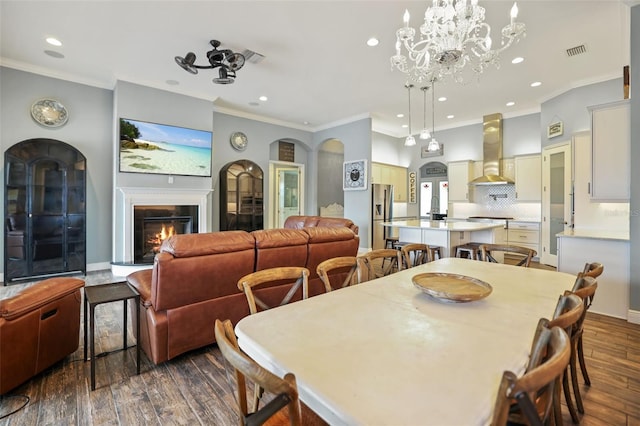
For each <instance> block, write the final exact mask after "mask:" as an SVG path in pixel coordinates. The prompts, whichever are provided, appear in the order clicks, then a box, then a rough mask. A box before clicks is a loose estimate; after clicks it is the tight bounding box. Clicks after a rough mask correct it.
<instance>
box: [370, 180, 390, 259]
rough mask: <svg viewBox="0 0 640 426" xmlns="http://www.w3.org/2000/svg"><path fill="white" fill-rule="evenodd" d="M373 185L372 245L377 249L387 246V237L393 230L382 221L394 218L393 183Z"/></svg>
mask: <svg viewBox="0 0 640 426" xmlns="http://www.w3.org/2000/svg"><path fill="white" fill-rule="evenodd" d="M371 187H372V188H371V189H372V190H371V219H372V223H371V247H372V248H373V249H374V250H376V249H381V248H384V247H385V239H386V238H387V236H388V235H390V232H391V231H392V229H391V228H387V227H386V226H382V222H389V221H391V220H392V219H393V185H382V184H378V183H374V184H372V185H371Z"/></svg>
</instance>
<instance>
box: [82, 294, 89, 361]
mask: <svg viewBox="0 0 640 426" xmlns="http://www.w3.org/2000/svg"><path fill="white" fill-rule="evenodd" d="M88 303H89V302H88V301H87V293H86V292H85V294H84V306H83V308H84V360H85V361H87V343H88V339H87V332H88V325H89V318H88V317H87V304H88Z"/></svg>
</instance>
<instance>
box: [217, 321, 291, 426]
mask: <svg viewBox="0 0 640 426" xmlns="http://www.w3.org/2000/svg"><path fill="white" fill-rule="evenodd" d="M215 336H216V342H217V343H218V347H219V348H220V352H221V353H222V356H223V357H224V359H225V360H226V362H228V363H229V364H230V365H231V366H232V367H233V370H234V376H235V381H236V389H237V401H236V402H237V406H238V414H239V416H240V419H239V420H240V421H239V424H240V425H241V426H244V425H262V424H264V423H265V422H266V421H267V420H269V419H272V418H274V416H276V415H278V414H280V411H281V410H283V409H284V408H285V407H286V408H287V411H288V418H289V422H288V424H290V425H291V426H299V425H302V413H301V407H300V401H299V399H298V386H297V383H296V377H295V375H294V374H293V373H287V374H285V375H284V378H281V377H278V376H276V375H275V374H273V373H271V372H270V371H269V370H267V369H265V368H263V367H262V366H260V365H259V364H258V363H256V362H255V361H254V360H252V359H251V358H249V357H248V356H247V355H245V354H244V353H243V352H241V351H240V347H239V346H238V341H237V340H236V335H235V333H234V331H233V325H232V324H231V321H230V320H225V321H224V322H223V321H220V320H219V319H216V322H215ZM247 378H248V379H250V380H252V381H253V382H254V383H256V384H257V385H259V386H260V387H261V388H262V389H264V390H265V391H266V392H269V393H272V394H274V395H275V397H274V398H273V399H271V401H269V403H267V404H265V406H264V407H262V408H261V409H259V410H253V411H251V412H249V407H248V403H247V401H248V399H247V395H248V392H249V388H248V386H247V381H246V379H247ZM283 424H284V423H283Z"/></svg>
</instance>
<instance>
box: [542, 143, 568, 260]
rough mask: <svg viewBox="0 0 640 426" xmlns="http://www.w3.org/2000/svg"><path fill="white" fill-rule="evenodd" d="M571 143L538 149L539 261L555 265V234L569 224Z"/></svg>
mask: <svg viewBox="0 0 640 426" xmlns="http://www.w3.org/2000/svg"><path fill="white" fill-rule="evenodd" d="M571 176H572V174H571V145H570V144H569V143H567V144H563V145H559V146H553V147H549V148H545V149H543V150H542V253H541V256H540V261H541V262H542V263H545V264H547V265H552V266H555V267H557V266H558V238H557V237H556V235H557V234H558V233H560V232H563V231H566V230H568V229H570V228H572V227H573V217H572V214H573V188H572V181H571Z"/></svg>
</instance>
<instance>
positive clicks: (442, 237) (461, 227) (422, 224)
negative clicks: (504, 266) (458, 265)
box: [382, 220, 505, 257]
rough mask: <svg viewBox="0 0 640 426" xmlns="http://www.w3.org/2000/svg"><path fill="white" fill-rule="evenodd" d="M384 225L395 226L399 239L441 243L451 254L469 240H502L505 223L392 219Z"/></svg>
mask: <svg viewBox="0 0 640 426" xmlns="http://www.w3.org/2000/svg"><path fill="white" fill-rule="evenodd" d="M382 225H383V226H387V227H390V228H397V229H398V231H399V232H398V240H399V241H401V242H404V243H423V244H428V245H433V246H440V247H442V256H443V257H454V256H455V254H456V253H455V248H456V247H457V246H459V245H461V244H467V243H470V242H475V243H493V244H503V243H504V242H505V232H504V231H505V229H504V223H496V222H470V221H460V220H454V221H448V220H394V221H392V222H384V223H383V224H382Z"/></svg>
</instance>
